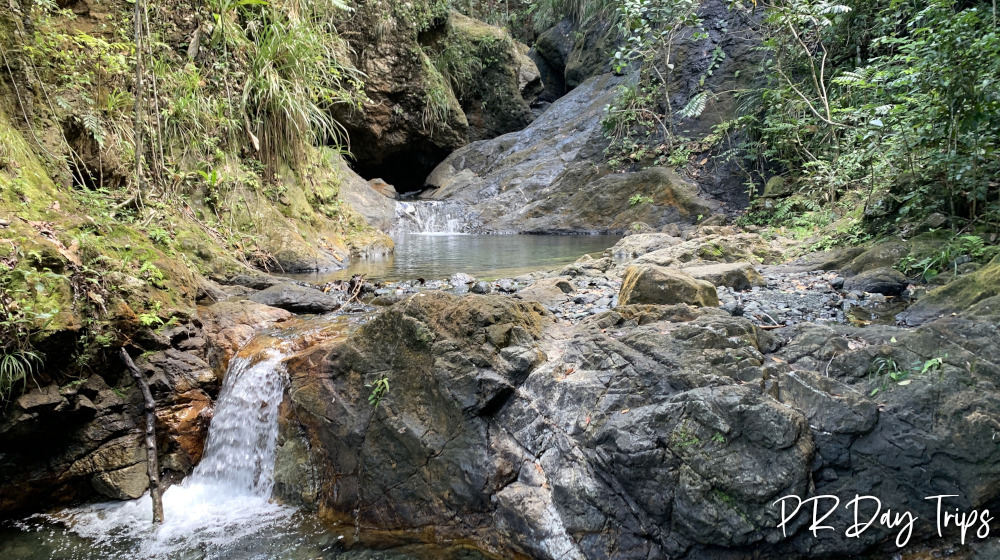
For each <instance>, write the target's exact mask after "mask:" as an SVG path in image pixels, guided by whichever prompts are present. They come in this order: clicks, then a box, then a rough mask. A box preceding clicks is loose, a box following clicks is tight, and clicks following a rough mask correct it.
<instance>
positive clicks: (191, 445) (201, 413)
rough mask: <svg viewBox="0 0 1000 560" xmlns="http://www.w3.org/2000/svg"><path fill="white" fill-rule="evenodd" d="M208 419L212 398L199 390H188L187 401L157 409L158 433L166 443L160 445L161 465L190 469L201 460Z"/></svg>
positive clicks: (210, 412) (210, 416)
mask: <svg viewBox="0 0 1000 560" xmlns="http://www.w3.org/2000/svg"><path fill="white" fill-rule="evenodd" d="M211 418H212V401H211V400H210V399H209V398H208V395H206V394H205V393H204V392H199V391H192V392H190V393H188V394H187V395H186V402H183V403H179V404H176V405H173V406H171V407H170V408H167V409H163V410H158V411H157V414H156V419H157V426H158V428H157V430H158V434H157V435H158V436H160V437H162V438H163V439H164V440H165V441H166V443H167V445H166V446H163V444H160V445H161V448H160V454H161V456H162V459H161V460H160V468H162V469H170V470H173V471H176V472H178V473H187V472H190V471H191V469H192V468H194V466H195V465H196V464H198V461H200V460H201V457H202V453H203V452H204V449H205V440H206V439H207V437H208V425H209V422H210V420H211ZM164 447H165V448H164Z"/></svg>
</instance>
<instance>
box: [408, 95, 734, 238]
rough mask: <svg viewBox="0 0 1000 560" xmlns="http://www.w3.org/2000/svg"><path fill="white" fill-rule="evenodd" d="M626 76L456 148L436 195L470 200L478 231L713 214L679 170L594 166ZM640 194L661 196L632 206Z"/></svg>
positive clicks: (606, 227) (620, 226)
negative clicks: (607, 114) (605, 120)
mask: <svg viewBox="0 0 1000 560" xmlns="http://www.w3.org/2000/svg"><path fill="white" fill-rule="evenodd" d="M619 82H620V80H619V79H618V78H616V77H614V76H602V77H597V78H592V79H590V80H588V81H587V82H585V83H584V84H581V85H580V86H579V87H578V88H577V89H576V90H574V91H573V92H572V93H570V94H568V95H566V96H565V97H563V98H561V99H560V100H559V101H557V102H556V103H554V104H553V105H552V106H551V107H549V109H548V110H547V111H546V112H545V113H544V114H543V115H542V116H541V117H539V118H538V119H537V120H535V121H534V122H533V123H531V125H529V126H528V127H527V128H525V129H524V130H522V131H520V132H516V133H511V134H507V135H504V136H501V137H498V138H495V139H493V140H489V141H485V142H481V143H474V144H471V145H470V146H468V147H466V148H463V149H460V150H457V151H455V152H454V153H452V154H451V155H450V156H448V158H447V159H446V160H445V161H444V162H442V163H441V165H439V166H438V168H437V169H435V170H434V172H433V173H432V174H431V176H430V177H428V179H427V185H428V186H429V187H434V188H435V190H434V191H433V192H432V193H431V194H430V195H429V196H430V197H431V198H432V199H433V200H440V201H453V202H457V203H462V204H465V205H468V207H469V208H470V215H474V216H475V218H474V224H473V225H474V227H473V229H475V230H476V231H488V232H547V233H573V232H575V233H582V232H587V233H591V232H608V231H611V232H623V231H625V230H626V229H627V227H628V225H629V224H630V223H632V222H635V221H642V222H646V223H649V224H651V225H655V226H656V227H661V226H662V225H664V224H666V223H670V222H677V221H688V222H693V221H694V219H695V218H696V217H697V216H698V215H699V214H711V213H712V212H713V211H714V210H715V208H716V207H717V204H716V203H714V202H712V201H710V200H707V199H704V198H702V197H701V196H700V194H699V191H698V188H697V186H696V185H694V184H692V183H690V182H689V181H687V180H685V179H684V178H682V177H680V176H679V175H677V174H676V173H675V172H673V171H672V170H668V169H664V168H650V169H644V170H642V171H639V172H635V173H627V174H618V173H615V174H608V173H607V171H606V170H605V171H602V168H601V167H600V166H596V165H594V163H593V162H594V161H596V160H597V159H598V158H601V157H603V150H604V147H605V145H606V143H607V140H606V138H604V135H603V134H602V132H601V130H600V119H601V115H603V111H604V107H605V105H607V104H608V103H610V102H611V100H612V98H613V97H614V91H615V86H616V85H617V84H618V83H619ZM566 130H573V131H574V133H573V134H565V133H564V131H566ZM636 194H642V195H644V196H649V197H651V198H652V199H653V202H652V203H644V204H635V205H630V204H629V199H630V197H632V196H634V195H636ZM511 209H516V210H515V211H514V212H512V211H511Z"/></svg>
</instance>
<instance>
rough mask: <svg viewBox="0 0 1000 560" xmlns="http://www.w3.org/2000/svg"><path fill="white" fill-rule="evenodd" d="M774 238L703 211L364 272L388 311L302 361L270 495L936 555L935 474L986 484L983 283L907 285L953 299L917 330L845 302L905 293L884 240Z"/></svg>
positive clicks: (760, 547) (502, 522)
mask: <svg viewBox="0 0 1000 560" xmlns="http://www.w3.org/2000/svg"><path fill="white" fill-rule="evenodd" d="M779 248H780V247H779V246H778V245H777V244H775V243H772V242H768V241H766V240H764V239H762V238H761V237H760V236H758V235H756V234H754V233H747V232H739V231H736V230H733V229H731V228H725V227H715V228H713V227H708V228H701V229H699V230H695V231H692V232H686V233H685V234H683V235H679V236H676V235H670V234H668V233H667V234H645V235H644V236H630V237H628V238H626V239H625V240H623V241H622V242H621V243H620V244H619V245H617V246H616V247H615V248H613V249H611V250H610V251H609V252H608V253H607V254H606V255H605V256H603V257H601V258H596V259H595V258H583V259H581V260H580V261H578V262H577V263H575V264H573V265H569V266H567V267H564V268H563V269H561V270H557V271H550V272H545V273H536V274H533V275H528V276H525V277H521V278H517V279H507V280H499V281H496V282H489V283H485V282H477V281H476V280H475V279H473V278H469V277H461V276H456V277H453V278H451V279H450V280H448V281H447V282H440V283H436V282H424V283H423V285H422V286H421V285H419V284H420V283H419V282H417V283H415V284H414V283H404V284H402V285H394V286H383V287H381V288H376V290H383V293H381V294H379V295H378V297H376V298H375V299H374V300H373V301H374V302H376V303H378V304H380V305H388V308H387V309H386V310H385V311H383V312H381V313H379V314H378V315H377V316H376V317H375V318H374V319H373V320H372V321H371V322H370V323H368V324H366V325H365V326H364V327H362V328H361V329H359V330H358V331H357V332H356V333H354V334H353V335H351V336H350V337H348V339H347V340H343V341H338V342H336V343H333V344H330V345H319V346H315V347H312V348H309V349H308V350H307V351H306V352H305V353H303V354H302V355H301V356H299V357H298V358H295V359H293V360H292V362H291V363H290V372H291V375H292V388H291V389H290V391H289V396H288V398H287V400H286V402H285V404H284V405H283V406H284V410H285V415H284V422H285V423H284V428H283V432H282V433H283V434H284V436H283V437H284V438H285V439H284V440H283V442H284V443H283V446H282V448H281V449H282V450H281V451H279V456H282V457H284V459H282V462H283V464H286V465H292V466H291V467H290V468H286V469H279V472H278V476H279V479H280V481H279V487H280V488H281V489H282V491H283V496H284V498H285V499H286V500H291V501H293V502H297V503H300V504H303V505H305V506H306V507H314V508H317V509H318V510H319V511H320V512H321V514H322V515H324V516H325V517H326V518H328V519H330V520H334V521H339V522H344V523H358V524H360V525H361V526H364V527H367V528H373V529H383V530H386V529H388V530H394V531H400V530H403V531H419V532H422V533H426V532H428V531H431V532H433V533H434V534H435V535H437V538H459V537H461V538H471V539H473V541H475V542H478V543H479V545H480V546H482V547H484V548H485V549H487V550H491V551H494V552H497V553H499V554H501V555H506V554H511V553H519V554H525V555H528V556H530V557H534V558H603V557H608V556H613V557H615V558H650V557H664V556H669V557H677V558H721V557H726V558H749V557H755V556H754V555H757V556H759V555H761V554H763V555H764V556H765V557H781V558H813V557H831V556H832V557H845V556H850V555H856V554H861V553H869V554H875V555H876V557H885V556H884V555H890V556H891V555H892V554H902V553H906V554H907V556H910V557H919V555H917V554H918V553H916V552H914V551H915V550H916V543H918V542H923V543H924V544H923V545H922V546H924V547H925V548H926V550H929V551H930V552H926V554H935V553H942V550H946V549H948V547H950V546H952V542H953V541H951V540H948V539H954V538H955V537H956V535H957V533H955V532H954V531H952V532H951V533H948V532H945V538H944V539H940V538H938V537H937V535H936V529H935V526H934V525H933V524H931V523H929V522H927V520H933V519H935V512H934V510H933V508H932V504H931V503H930V502H925V501H923V498H924V497H926V496H934V495H940V494H953V495H954V497H953V498H949V500H953V503H951V504H950V506H952V507H954V508H958V509H959V510H962V511H966V510H971V509H982V508H983V507H987V506H989V505H990V504H993V503H994V502H995V501H996V500H997V498H998V497H1000V486H998V485H996V484H994V483H992V482H989V481H995V480H997V475H998V474H1000V448H998V447H997V446H996V444H995V443H994V442H995V434H996V433H998V430H1000V418H998V417H997V413H996V410H997V407H996V404H997V403H998V401H1000V389H998V387H997V385H996V375H997V374H998V373H1000V366H998V365H997V364H996V363H994V362H993V360H992V359H991V358H990V348H992V347H993V346H994V345H995V344H996V343H997V342H1000V332H998V330H997V327H996V322H995V320H991V319H988V317H989V311H988V309H990V306H989V305H988V301H989V300H987V302H980V303H979V304H978V305H977V306H976V308H975V309H974V310H971V311H969V310H955V311H952V312H946V311H947V310H945V309H944V308H943V307H940V305H941V300H940V299H938V298H936V296H935V293H936V292H931V293H930V294H929V295H928V296H927V297H926V298H925V299H924V300H921V301H918V302H917V303H916V304H915V305H914V307H913V308H914V309H918V310H920V309H921V307H922V308H923V309H924V310H926V309H935V307H934V306H935V305H937V306H938V307H937V308H936V309H937V311H938V313H937V314H938V315H943V316H942V317H940V318H938V319H936V320H932V321H929V322H927V323H926V324H925V325H923V326H920V327H917V328H912V327H905V326H898V325H896V324H895V322H896V321H895V320H892V321H888V320H886V319H884V318H881V317H882V316H881V315H879V317H880V319H879V320H867V319H864V318H860V319H858V318H852V314H851V310H852V309H853V308H857V307H860V308H861V309H863V310H865V311H864V312H865V313H868V316H869V317H870V316H871V309H870V307H868V306H870V305H873V304H874V305H884V304H887V303H892V302H893V301H896V300H900V301H902V298H903V297H904V295H906V294H904V293H912V292H914V287H913V286H912V285H911V284H910V283H909V282H908V279H905V278H903V279H900V278H899V275H897V274H893V273H892V272H891V269H889V266H890V265H891V264H892V263H889V262H888V261H887V260H886V259H885V258H877V257H878V256H879V253H880V252H884V251H883V249H880V248H878V247H876V248H874V249H872V250H871V251H867V252H862V251H853V250H852V251H846V252H839V253H835V254H827V255H819V256H814V257H812V258H811V259H807V260H801V261H798V262H795V263H790V264H785V265H780V266H779V265H777V262H778V261H779V260H780V251H779ZM616 254H617V255H618V257H617V258H616ZM623 255H624V257H623ZM896 258H898V256H897V257H896ZM991 268H992V267H987V268H985V269H983V271H980V272H975V273H973V276H974V275H984V274H988V273H989V270H990V269H991ZM973 276H969V277H968V278H967V279H966V280H964V281H966V282H972V281H975V278H974V277H973ZM959 281H963V280H962V278H959V280H956V282H959ZM440 288H444V290H442V289H440ZM945 289H947V286H945V287H944V288H941V290H945ZM869 290H870V291H869ZM410 291H415V292H416V293H413V294H410V293H409V292H410ZM455 292H458V293H455ZM467 292H470V293H467ZM907 303H908V302H907ZM984 309H985V311H984ZM921 313H925V311H921ZM925 314H926V313H925ZM876 315H878V314H877V313H876ZM862 316H863V315H862ZM984 317H987V318H986V319H985V320H984ZM886 322H891V323H892V324H883V323H886ZM383 378H384V379H387V380H388V381H389V383H390V386H391V387H392V388H391V390H390V391H389V393H388V395H387V396H386V397H385V398H384V399H383V400H382V402H381V404H380V406H378V407H376V408H374V409H373V408H372V407H371V406H370V405H369V404H366V399H367V396H368V393H369V392H370V386H371V385H372V383H373V382H374V381H375V380H377V379H383ZM283 453H284V455H282V454H283ZM304 465H308V466H309V467H308V468H306V467H304ZM787 495H796V496H800V497H802V498H806V497H808V496H816V495H835V496H838V497H841V499H842V500H843V501H844V502H847V500H850V499H851V498H853V497H854V496H855V495H871V496H877V497H878V498H879V499H880V500H881V503H882V504H884V505H885V507H888V508H892V509H893V510H894V511H898V510H901V509H903V510H907V511H912V512H913V515H915V516H917V517H919V518H920V519H921V520H923V521H921V522H920V523H915V524H914V526H913V528H912V542H913V543H914V547H913V548H911V549H904V550H901V551H899V552H896V553H893V552H892V551H893V550H895V548H894V545H893V544H892V543H893V542H895V539H896V538H897V537H899V529H898V527H897V528H892V527H888V526H880V525H878V524H874V525H873V526H872V527H871V528H870V529H869V530H867V531H865V532H864V533H863V534H861V535H859V538H845V537H844V536H843V529H845V528H847V527H849V526H850V524H851V523H852V521H851V519H850V518H849V512H848V510H846V509H845V508H843V507H841V508H840V509H839V510H836V511H835V512H834V513H833V514H832V515H831V517H830V518H828V519H827V521H828V522H829V524H830V526H832V527H835V528H837V529H838V530H837V531H829V532H826V533H823V532H820V533H818V534H817V535H816V536H814V535H813V534H812V533H811V532H810V531H808V530H807V528H808V520H807V519H806V516H798V517H796V518H795V519H794V520H793V521H790V522H789V523H788V524H787V526H785V531H782V530H781V529H779V528H778V527H779V523H780V521H781V519H780V517H779V510H778V508H777V506H776V505H775V500H777V499H779V498H781V497H783V496H787ZM953 533H954V534H953ZM899 538H902V537H899ZM935 540H937V542H935ZM907 542H908V543H909V542H910V541H907ZM942 547H944V548H942ZM948 550H950V549H948ZM879 551H881V552H879ZM879 555H883V556H879ZM913 555H917V556H913Z"/></svg>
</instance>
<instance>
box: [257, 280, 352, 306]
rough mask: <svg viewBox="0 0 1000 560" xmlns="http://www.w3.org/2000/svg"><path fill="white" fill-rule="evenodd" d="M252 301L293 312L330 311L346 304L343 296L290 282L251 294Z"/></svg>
mask: <svg viewBox="0 0 1000 560" xmlns="http://www.w3.org/2000/svg"><path fill="white" fill-rule="evenodd" d="M250 301H254V302H257V303H260V304H263V305H268V306H271V307H277V308H279V309H285V310H287V311H291V312H292V313H329V312H331V311H336V310H338V309H340V308H341V307H342V306H343V305H344V298H342V297H338V296H335V295H332V294H328V293H326V292H323V291H322V290H319V289H318V288H307V287H305V286H300V285H298V284H292V283H290V282H289V283H285V284H278V285H277V286H271V287H270V288H268V289H266V290H262V291H260V292H257V293H256V294H253V295H252V296H250Z"/></svg>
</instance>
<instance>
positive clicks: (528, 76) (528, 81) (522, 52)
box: [515, 44, 545, 106]
mask: <svg viewBox="0 0 1000 560" xmlns="http://www.w3.org/2000/svg"><path fill="white" fill-rule="evenodd" d="M530 50H531V49H529V48H528V46H527V45H524V44H518V45H517V51H516V54H515V56H516V57H517V64H518V72H517V88H518V90H520V92H521V98H522V99H524V101H525V102H526V103H527V104H528V105H529V106H530V105H531V104H532V103H534V102H535V101H536V100H537V99H538V96H539V95H540V94H541V93H542V91H543V90H544V89H545V86H544V84H542V74H541V72H540V71H539V70H538V66H537V65H536V64H535V61H534V60H532V59H531V57H530V56H529V54H528V53H529V52H530Z"/></svg>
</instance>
